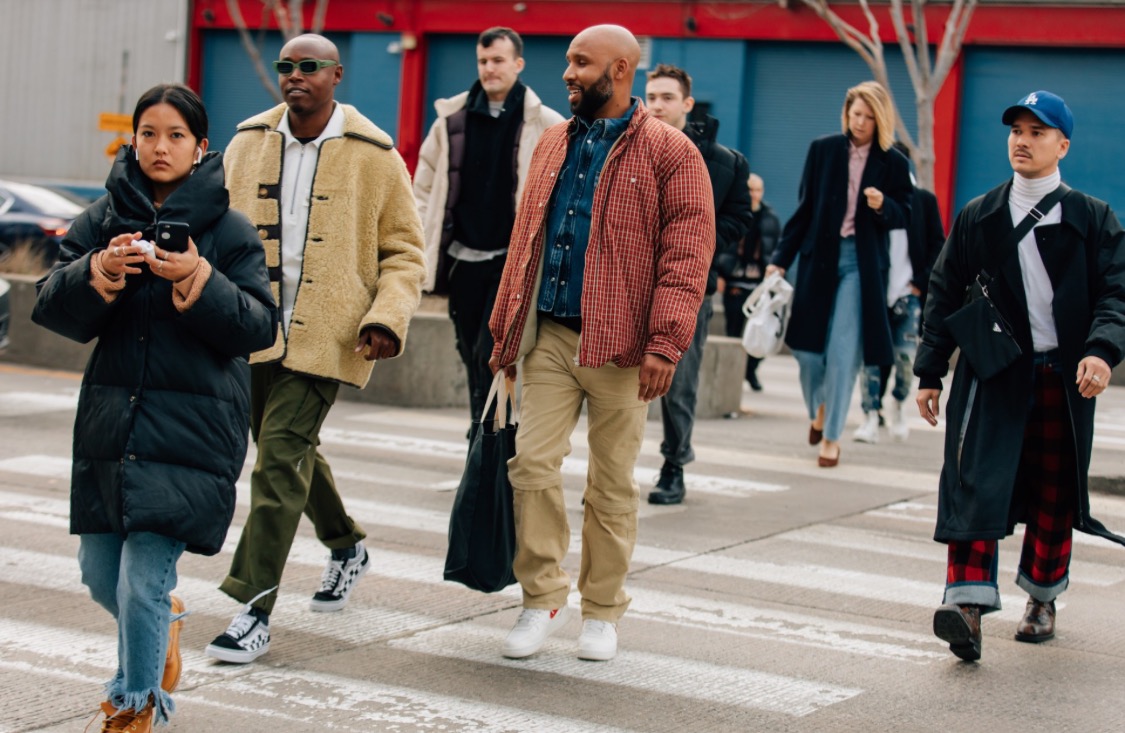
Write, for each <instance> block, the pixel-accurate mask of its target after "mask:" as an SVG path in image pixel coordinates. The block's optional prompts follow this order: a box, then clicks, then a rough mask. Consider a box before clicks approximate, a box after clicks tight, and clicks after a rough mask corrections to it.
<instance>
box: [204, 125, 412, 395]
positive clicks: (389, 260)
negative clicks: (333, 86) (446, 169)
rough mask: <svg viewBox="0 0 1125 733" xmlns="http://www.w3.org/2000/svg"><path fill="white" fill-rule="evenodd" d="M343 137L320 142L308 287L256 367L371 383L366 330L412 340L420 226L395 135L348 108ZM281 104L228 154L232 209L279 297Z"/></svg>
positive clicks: (243, 131)
mask: <svg viewBox="0 0 1125 733" xmlns="http://www.w3.org/2000/svg"><path fill="white" fill-rule="evenodd" d="M341 107H342V108H343V110H344V136H343V137H340V138H334V139H331V140H326V141H324V143H323V144H322V145H321V146H320V158H319V162H318V163H317V169H316V177H315V178H314V179H313V187H312V201H311V204H310V206H309V225H308V234H307V236H306V240H305V255H304V264H303V267H302V270H301V280H300V282H301V284H300V286H299V287H298V289H297V299H296V302H295V303H294V307H293V317H292V320H291V321H290V324H289V333H288V335H286V334H285V333H284V331H283V330H282V329H281V328H280V327H279V328H278V333H277V340H276V341H275V343H274V345H273V346H272V347H270V348H268V349H265V350H263V351H259V352H257V353H255V354H253V355H252V356H251V359H250V361H251V363H254V364H260V363H269V362H281V365H282V366H284V367H285V368H286V369H290V370H292V371H294V372H300V373H302V374H309V375H312V376H315V377H321V378H323V379H332V380H336V381H339V382H343V383H344V384H350V385H353V386H356V387H363V386H364V385H366V384H367V380H368V379H369V378H370V377H371V369H372V362H369V361H366V360H365V359H364V358H363V355H362V354H357V353H355V345H356V340H357V339H358V337H359V334H360V332H361V331H362V330H363V329H364V328H366V327H368V326H374V325H379V326H383V327H385V328H387V329H388V330H390V331H391V332H392V333H393V334H394V335H395V337H396V338H397V340H398V346H399V348H398V352H397V353H396V356H397V355H398V354H400V353H402V349H403V347H405V345H406V330H407V326H408V324H409V323H410V319H411V317H412V316H413V315H414V311H415V309H416V308H417V307H418V301H419V299H420V298H421V290H420V288H421V284H422V278H423V276H424V274H425V270H424V267H423V263H422V225H421V222H420V221H419V220H418V212H417V210H416V209H415V207H414V197H413V195H412V194H411V190H410V175H409V173H408V172H407V170H406V165H405V164H404V163H403V161H402V158H401V157H400V156H399V154H398V152H396V151H395V149H394V146H393V143H392V141H391V138H390V136H388V135H387V134H386V133H385V132H383V131H382V130H380V129H379V128H378V127H376V126H375V125H374V124H373V123H372V122H370V121H369V120H368V119H367V118H365V117H364V116H363V115H361V114H360V113H359V112H358V111H357V110H356V109H355V108H354V107H352V106H350V105H346V104H345V105H341ZM286 110H287V107H286V106H285V105H284V104H282V105H279V106H277V107H274V108H273V109H271V110H269V111H267V112H264V113H262V114H260V115H258V116H256V117H252V118H250V119H249V120H246V121H245V122H243V123H241V124H240V125H239V126H238V130H237V132H236V133H235V136H234V139H233V140H231V142H230V145H229V146H228V147H227V150H226V153H225V156H224V157H225V161H226V173H227V188H229V189H230V202H231V207H232V208H234V209H237V210H239V211H241V212H242V213H244V214H246V216H248V217H249V218H250V221H251V222H253V224H254V226H255V227H257V229H258V236H259V237H261V240H262V246H263V247H264V248H265V254H266V266H267V267H268V268H269V271H270V286H271V288H272V289H273V295H274V298H275V299H276V300H277V302H279V303H280V302H281V161H282V157H283V149H282V146H283V142H284V136H283V135H282V134H281V133H279V132H278V131H277V126H278V124H279V123H280V122H281V116H282V115H283V114H285V112H286Z"/></svg>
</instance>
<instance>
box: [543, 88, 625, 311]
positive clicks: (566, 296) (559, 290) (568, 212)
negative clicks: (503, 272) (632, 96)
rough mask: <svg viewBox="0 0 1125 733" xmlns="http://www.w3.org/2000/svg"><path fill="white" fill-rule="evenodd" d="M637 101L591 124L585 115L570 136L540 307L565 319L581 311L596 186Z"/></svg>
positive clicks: (547, 249)
mask: <svg viewBox="0 0 1125 733" xmlns="http://www.w3.org/2000/svg"><path fill="white" fill-rule="evenodd" d="M636 107H637V102H636V100H633V104H632V105H631V106H630V107H629V109H628V110H627V111H626V112H625V114H624V115H622V116H621V117H617V118H613V119H605V118H603V119H597V120H594V121H593V122H589V121H587V120H585V119H583V118H581V117H579V118H578V120H577V123H578V124H577V127H576V128H575V131H574V134H573V135H572V136H571V138H570V142H569V143H568V145H567V151H566V163H565V164H564V166H563V170H562V173H560V174H559V182H558V185H557V186H556V187H555V193H554V197H553V199H552V201H551V212H550V214H549V215H548V218H547V233H546V239H545V243H546V246H545V247H544V248H543V282H542V283H541V284H540V286H539V302H538V303H537V308H538V309H539V310H541V311H546V312H548V313H553V314H555V315H556V316H559V317H563V318H574V317H577V316H581V315H582V280H583V275H584V274H585V269H586V247H587V245H588V244H589V242H590V221H591V216H592V214H593V209H594V189H595V188H596V187H597V185H598V178H599V177H600V176H601V172H602V167H603V166H604V165H605V162H606V159H607V158H608V157H609V151H610V150H611V149H612V148H613V144H614V143H615V142H617V138H619V137H621V134H622V133H623V132H625V129H626V128H627V127H628V126H629V120H631V119H632V117H633V111H634V110H635V109H636Z"/></svg>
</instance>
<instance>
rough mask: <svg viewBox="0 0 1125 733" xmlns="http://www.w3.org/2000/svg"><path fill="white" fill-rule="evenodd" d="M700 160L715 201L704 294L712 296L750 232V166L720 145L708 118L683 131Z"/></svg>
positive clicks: (716, 130) (715, 125)
mask: <svg viewBox="0 0 1125 733" xmlns="http://www.w3.org/2000/svg"><path fill="white" fill-rule="evenodd" d="M684 134H685V135H687V136H688V137H689V138H690V139H691V141H692V142H693V143H695V145H696V147H697V148H699V153H700V154H701V155H702V156H703V161H704V162H705V163H706V164H707V174H708V175H709V176H710V178H711V192H712V194H713V195H714V197H715V254H714V255H713V257H712V258H711V270H710V271H709V272H708V273H707V290H706V294H707V295H710V294H712V293H714V292H715V290H716V289H717V288H718V284H719V274H720V273H721V272H722V271H723V270H726V269H729V268H730V267H731V262H733V261H734V260H735V259H737V257H738V243H739V241H740V240H741V239H742V238H743V237H744V236H746V232H747V231H748V230H749V229H750V221H751V219H752V218H753V215H752V214H751V212H750V189H749V188H747V186H746V179H748V178H749V177H750V163H749V162H748V161H747V160H746V156H744V155H743V154H742V153H740V152H738V151H737V150H732V149H731V148H728V147H727V146H725V145H722V144H720V143H719V142H718V141H717V140H716V139H715V136H716V135H718V134H719V121H718V120H716V119H715V118H714V117H711V116H708V117H707V118H706V119H705V120H703V121H701V122H690V123H688V125H687V126H686V127H685V128H684Z"/></svg>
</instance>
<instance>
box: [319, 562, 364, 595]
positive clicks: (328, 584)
mask: <svg viewBox="0 0 1125 733" xmlns="http://www.w3.org/2000/svg"><path fill="white" fill-rule="evenodd" d="M357 557H358V556H357ZM346 562H347V560H329V561H328V565H326V566H325V568H324V572H323V573H322V574H321V576H320V592H321V593H327V592H329V591H334V590H336V584H337V583H339V582H340V576H341V575H342V574H343V572H344V564H345V563H346Z"/></svg>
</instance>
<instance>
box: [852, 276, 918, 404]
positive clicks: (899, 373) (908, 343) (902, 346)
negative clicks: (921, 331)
mask: <svg viewBox="0 0 1125 733" xmlns="http://www.w3.org/2000/svg"><path fill="white" fill-rule="evenodd" d="M887 315H888V316H889V317H890V321H891V347H892V348H893V349H894V357H895V367H894V370H895V386H894V389H892V390H891V396H893V397H894V398H895V400H896V401H898V402H902V401H903V400H905V399H906V398H907V397H909V396H910V385H911V384H912V383H913V381H914V355H915V354H916V353H918V324H920V323H921V322H922V301H921V299H919V298H918V296H917V295H904V296H902V297H901V298H899V299H898V300H896V301H895V304H894V306H892V307H891V308H890V309H889V310H888V312H887ZM882 369H883V368H882V367H879V366H867V367H864V368H863V388H862V390H863V391H862V393H861V396H862V398H863V411H864V412H865V413H866V412H871V411H872V410H875V411H876V412H877V411H879V410H881V409H883V374H882Z"/></svg>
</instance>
